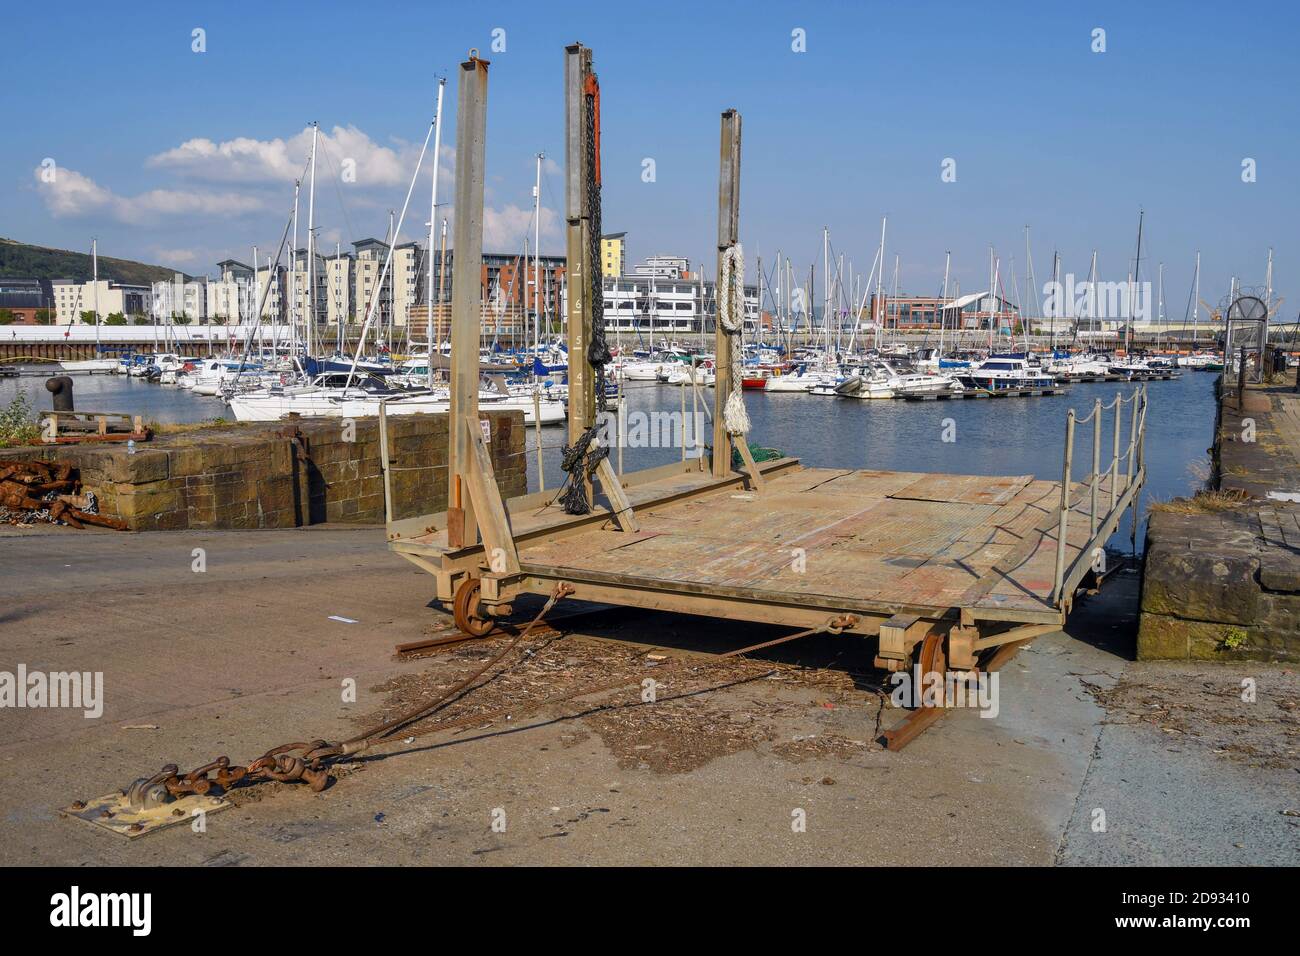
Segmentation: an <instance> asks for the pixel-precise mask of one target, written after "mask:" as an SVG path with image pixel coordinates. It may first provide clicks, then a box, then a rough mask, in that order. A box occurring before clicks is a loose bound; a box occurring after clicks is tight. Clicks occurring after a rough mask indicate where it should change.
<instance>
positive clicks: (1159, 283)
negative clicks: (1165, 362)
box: [1156, 262, 1165, 352]
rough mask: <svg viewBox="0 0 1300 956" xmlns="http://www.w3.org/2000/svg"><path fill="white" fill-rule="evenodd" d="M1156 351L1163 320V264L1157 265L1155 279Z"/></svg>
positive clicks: (1158, 348) (1158, 349)
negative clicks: (1157, 270)
mask: <svg viewBox="0 0 1300 956" xmlns="http://www.w3.org/2000/svg"><path fill="white" fill-rule="evenodd" d="M1156 295H1157V296H1158V298H1157V299H1156V302H1157V303H1158V304H1157V305H1156V351H1157V352H1158V351H1160V341H1161V337H1160V329H1161V328H1162V326H1163V325H1164V321H1165V264H1164V263H1163V262H1162V263H1160V265H1159V272H1158V278H1157V279H1156Z"/></svg>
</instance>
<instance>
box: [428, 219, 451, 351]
mask: <svg viewBox="0 0 1300 956" xmlns="http://www.w3.org/2000/svg"><path fill="white" fill-rule="evenodd" d="M446 278H447V217H446V216H443V217H442V240H441V243H440V248H439V251H438V308H439V310H441V309H442V303H443V302H444V301H445V298H444V289H445V285H444V281H445V280H446ZM438 326H439V331H441V330H442V323H441V322H439V323H438ZM429 347H430V348H432V347H433V346H432V345H430V346H429ZM438 351H439V352H441V351H442V342H439V343H438Z"/></svg>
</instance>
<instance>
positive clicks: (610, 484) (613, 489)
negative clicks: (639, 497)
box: [596, 457, 641, 534]
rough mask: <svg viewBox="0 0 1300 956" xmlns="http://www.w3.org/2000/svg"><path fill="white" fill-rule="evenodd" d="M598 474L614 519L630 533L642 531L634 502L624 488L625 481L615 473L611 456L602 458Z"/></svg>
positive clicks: (597, 470) (621, 527)
mask: <svg viewBox="0 0 1300 956" xmlns="http://www.w3.org/2000/svg"><path fill="white" fill-rule="evenodd" d="M596 475H597V477H599V478H600V487H601V488H602V489H603V490H604V492H605V497H606V498H608V499H609V503H610V507H611V510H612V511H613V512H614V520H615V521H617V522H618V526H619V528H620V529H622V530H623V531H626V532H628V533H629V534H631V533H635V532H637V531H640V530H641V526H640V525H639V524H637V520H636V515H635V514H633V512H632V502H630V501H628V498H627V493H626V492H625V491H624V490H623V482H621V481H620V480H619V477H618V475H617V474H615V473H614V466H613V465H611V464H610V463H609V458H607V457H606V458H602V459H601V460H600V464H599V465H597V466H596Z"/></svg>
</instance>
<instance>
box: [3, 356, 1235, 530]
mask: <svg viewBox="0 0 1300 956" xmlns="http://www.w3.org/2000/svg"><path fill="white" fill-rule="evenodd" d="M1216 378H1217V376H1216V375H1214V374H1210V373H1205V372H1187V373H1184V375H1183V376H1182V378H1180V379H1177V380H1173V381H1154V382H1151V383H1150V385H1149V388H1150V398H1151V404H1150V408H1149V411H1148V416H1147V445H1146V462H1147V473H1148V478H1147V486H1146V488H1145V489H1144V491H1143V496H1144V502H1145V503H1150V502H1151V501H1155V500H1166V499H1169V498H1172V497H1175V496H1177V495H1185V494H1189V493H1191V492H1192V491H1194V490H1195V489H1196V488H1197V487H1198V486H1199V485H1200V484H1201V483H1202V482H1203V481H1204V478H1205V475H1206V473H1207V472H1208V462H1209V454H1208V451H1207V450H1208V449H1209V447H1210V445H1211V444H1212V442H1213V430H1214V383H1215V380H1216ZM74 381H75V396H76V403H77V407H78V408H82V409H88V410H94V411H110V412H127V413H133V414H141V415H143V416H144V417H145V419H146V420H154V421H159V422H197V421H203V420H207V419H213V418H226V419H230V418H232V417H233V416H231V414H230V410H229V409H228V408H227V407H226V405H225V404H224V403H223V402H222V401H221V400H220V399H217V398H208V397H204V396H201V395H194V394H193V393H191V392H188V391H185V390H183V389H177V388H172V387H168V386H161V385H155V384H150V383H148V382H145V381H142V380H140V379H131V378H127V377H125V376H121V375H93V376H86V375H78V376H75V377H74ZM1135 387H1136V386H1134V385H1123V384H1116V383H1110V384H1077V385H1073V386H1071V387H1070V389H1069V391H1068V392H1067V393H1066V394H1065V395H1056V396H1043V397H1037V398H1004V399H982V400H957V401H942V402H905V401H857V400H851V399H840V398H829V397H828V398H821V397H815V396H809V395H797V394H775V395H769V394H767V393H764V392H757V391H755V392H747V393H745V402H746V406H747V408H748V410H749V415H750V420H751V422H752V425H753V429H752V432H751V435H750V438H751V442H752V443H754V444H758V445H763V446H765V447H770V448H775V449H779V450H780V451H782V452H784V453H785V454H787V455H794V456H797V457H800V458H802V459H803V460H804V462H805V463H806V464H808V465H810V466H817V467H832V468H873V469H882V470H890V471H928V472H948V473H954V474H980V475H1033V476H1034V477H1036V478H1048V479H1057V480H1059V479H1060V477H1061V455H1062V450H1063V448H1064V443H1065V416H1066V412H1067V411H1068V410H1069V409H1070V408H1073V409H1074V410H1075V411H1076V413H1077V414H1078V415H1079V416H1080V417H1082V416H1083V415H1086V414H1087V413H1088V412H1089V411H1090V410H1091V408H1092V403H1093V400H1094V399H1095V398H1101V400H1102V401H1103V403H1104V402H1109V401H1110V400H1111V399H1113V398H1114V397H1115V395H1116V394H1117V393H1119V392H1123V393H1125V394H1128V393H1129V392H1131V391H1132V390H1133V389H1134V388H1135ZM18 389H22V390H24V391H25V392H26V393H27V394H28V396H29V397H30V398H31V399H32V401H33V404H34V405H35V406H36V407H37V408H48V407H49V396H48V393H47V392H46V391H45V387H44V378H43V377H39V376H37V377H31V376H24V377H21V378H17V379H4V380H0V405H4V404H7V403H8V402H9V401H10V399H12V398H13V396H14V394H15V393H16V392H17V390H18ZM683 395H685V398H686V410H687V415H688V416H690V415H691V414H692V402H691V397H692V396H691V390H690V389H689V388H687V389H685V390H684V391H683V389H681V388H679V387H676V386H669V385H658V384H652V383H640V382H633V383H629V384H628V386H627V389H626V396H627V408H628V414H629V416H632V415H635V414H637V413H641V414H647V415H648V414H649V413H651V412H670V413H674V414H676V413H678V412H679V411H680V408H681V399H682V396H683ZM699 398H700V401H701V402H702V403H703V404H705V405H708V407H709V411H710V412H711V411H712V401H713V390H712V389H700V391H699ZM1128 408H1129V406H1125V415H1124V429H1125V430H1124V433H1123V434H1124V436H1125V439H1127V434H1128ZM1112 415H1113V412H1112V413H1109V414H1108V415H1107V416H1106V424H1105V426H1104V427H1103V430H1102V442H1101V444H1102V461H1103V466H1104V463H1105V462H1107V461H1108V460H1109V455H1110V448H1111V431H1110V428H1111V422H1112V421H1113V418H1112V417H1111V416H1112ZM1089 429H1090V426H1081V427H1080V428H1079V429H1078V431H1077V433H1076V438H1075V442H1076V450H1075V463H1076V464H1075V471H1074V477H1075V480H1076V481H1077V480H1081V479H1082V478H1083V477H1085V476H1086V472H1087V469H1088V466H1089V463H1090V461H1091V455H1092V451H1091V449H1092V433H1091V431H1090V430H1089ZM703 432H704V434H703V437H704V440H705V441H706V442H707V441H710V440H711V437H710V436H711V426H710V425H709V424H708V421H707V419H705V420H704V429H703ZM541 438H542V446H543V457H544V459H545V463H546V464H545V470H546V487H547V488H558V487H559V485H560V483H561V482H562V480H563V478H564V473H563V472H562V470H561V469H560V456H561V452H560V445H561V444H562V443H563V441H564V439H565V430H564V429H563V428H544V429H542V431H541ZM945 438H947V439H951V440H945ZM536 440H537V438H536V432H535V430H534V429H532V428H530V429H529V430H528V438H527V446H528V452H527V454H528V484H529V488H530V490H536V489H537V487H538V478H537V454H536ZM613 457H614V460H615V461H617V456H616V455H615V456H613ZM680 458H681V450H680V448H678V447H662V446H661V447H635V448H625V449H624V451H623V467H624V469H625V470H626V471H632V470H635V469H637V468H647V467H651V466H653V465H661V464H667V463H668V462H671V461H676V460H679V459H680ZM1128 535H1129V529H1128V526H1127V523H1126V524H1125V525H1124V528H1123V532H1122V535H1117V536H1116V537H1115V538H1114V539H1113V540H1112V542H1111V544H1112V546H1116V547H1118V546H1120V545H1121V544H1123V545H1125V546H1126V545H1127V541H1128ZM1141 543H1142V535H1141V533H1139V535H1138V545H1139V547H1140V546H1141Z"/></svg>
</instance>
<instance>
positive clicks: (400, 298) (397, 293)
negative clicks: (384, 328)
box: [389, 242, 426, 326]
mask: <svg viewBox="0 0 1300 956" xmlns="http://www.w3.org/2000/svg"><path fill="white" fill-rule="evenodd" d="M424 269H425V259H424V247H423V246H421V245H420V244H419V243H418V242H404V243H402V244H401V245H398V246H394V247H393V264H392V266H391V271H392V274H393V277H392V282H391V283H390V284H389V288H390V289H391V291H392V298H393V302H392V309H393V321H394V322H395V323H396V324H397V325H402V326H404V325H406V324H407V322H408V321H409V320H410V317H411V307H412V306H415V305H419V304H421V303H422V302H423V301H424V295H423V293H424V282H425V278H426V277H425V275H424Z"/></svg>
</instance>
